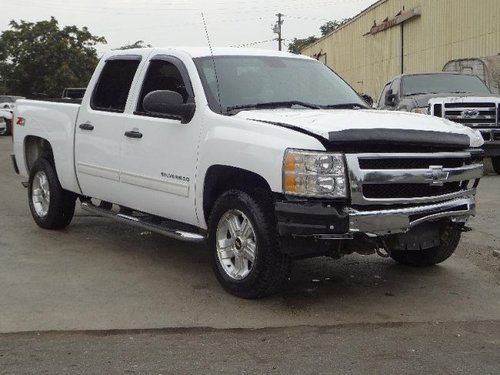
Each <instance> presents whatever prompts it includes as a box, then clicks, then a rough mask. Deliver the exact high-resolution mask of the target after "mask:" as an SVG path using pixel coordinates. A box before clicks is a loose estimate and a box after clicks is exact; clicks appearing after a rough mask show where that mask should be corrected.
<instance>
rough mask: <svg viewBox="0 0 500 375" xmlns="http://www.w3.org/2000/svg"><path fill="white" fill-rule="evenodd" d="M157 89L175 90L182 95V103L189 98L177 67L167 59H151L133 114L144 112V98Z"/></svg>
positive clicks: (143, 113)
mask: <svg viewBox="0 0 500 375" xmlns="http://www.w3.org/2000/svg"><path fill="white" fill-rule="evenodd" d="M157 90H169V91H174V92H177V93H179V94H180V95H181V96H182V98H183V101H184V103H186V102H187V100H188V98H189V93H188V90H187V89H186V83H185V82H184V79H183V78H182V74H181V72H180V71H179V69H178V68H177V67H176V66H175V65H174V64H172V63H171V62H169V61H164V60H152V61H151V62H150V63H149V68H148V71H147V73H146V77H145V79H144V84H143V86H142V90H141V95H140V96H139V101H138V103H137V110H136V112H135V114H137V115H145V114H146V111H145V110H144V107H143V101H144V98H145V97H146V95H147V94H149V93H150V92H153V91H157Z"/></svg>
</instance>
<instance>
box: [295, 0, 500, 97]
mask: <svg viewBox="0 0 500 375" xmlns="http://www.w3.org/2000/svg"><path fill="white" fill-rule="evenodd" d="M401 11H403V12H406V13H409V12H413V13H414V15H413V17H412V18H410V19H408V20H406V21H405V22H402V23H399V24H396V25H392V24H391V25H390V26H388V27H387V28H385V29H384V30H383V31H378V32H376V33H373V34H371V33H370V31H371V30H373V29H372V27H374V25H375V24H376V25H377V26H378V27H380V25H381V24H384V21H386V23H387V22H389V23H390V22H391V20H392V21H394V20H397V15H398V13H400V12H401ZM394 23H396V22H394ZM401 51H403V53H402V52H401ZM302 53H303V54H305V55H308V56H314V57H316V58H318V59H319V60H320V61H322V62H324V63H326V64H327V65H328V66H330V67H331V68H333V69H334V70H335V71H336V72H337V73H339V74H340V75H341V76H342V77H343V78H344V79H345V80H347V81H348V82H349V83H350V84H351V85H352V86H353V87H354V88H355V89H356V90H357V91H359V92H364V93H367V94H370V95H371V96H373V97H374V98H375V99H377V98H378V96H379V95H380V92H381V90H382V88H383V86H384V84H385V83H386V82H387V81H388V80H390V79H391V78H392V77H394V76H396V75H398V74H400V73H402V70H403V71H404V73H415V72H435V71H441V70H442V69H443V66H444V65H445V64H446V63H447V62H448V61H449V60H452V59H458V58H468V57H479V56H491V55H496V54H498V53H500V0H380V1H378V2H377V3H375V4H373V5H372V6H370V7H369V8H367V9H366V10H364V11H363V12H362V13H360V14H359V15H357V16H355V17H354V18H353V19H352V20H351V21H350V22H348V23H347V24H345V25H344V26H342V27H341V28H339V29H338V30H336V31H334V32H332V33H330V34H328V35H326V36H325V37H323V38H321V39H320V40H318V41H317V42H316V43H314V44H312V45H310V46H308V47H306V48H305V49H304V50H303V51H302ZM402 56H403V59H402V58H401V57H402Z"/></svg>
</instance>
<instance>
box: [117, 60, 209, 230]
mask: <svg viewBox="0 0 500 375" xmlns="http://www.w3.org/2000/svg"><path fill="white" fill-rule="evenodd" d="M191 69H192V74H196V73H195V67H194V64H193V63H192V61H191ZM143 71H144V72H143V76H144V77H143V80H142V82H143V83H142V87H140V88H138V92H137V95H136V98H135V103H134V104H135V107H134V111H133V113H131V114H130V115H129V116H127V117H126V118H125V119H124V132H123V134H122V146H121V164H122V173H121V177H120V179H121V185H122V186H121V189H122V191H123V192H124V194H126V195H127V196H128V197H130V201H131V204H130V207H131V208H134V209H136V210H139V211H143V212H147V213H151V214H155V215H158V216H162V217H166V218H169V219H173V220H177V221H180V222H183V223H187V224H193V225H196V224H197V219H196V213H195V202H194V197H195V191H194V190H195V171H196V162H197V148H198V143H199V134H200V127H201V126H202V122H201V119H200V118H201V116H196V113H195V116H194V118H193V119H192V120H191V121H190V122H189V123H186V124H182V123H181V120H180V119H179V118H178V117H176V116H174V115H168V114H151V113H147V112H146V111H145V110H144V108H143V99H144V97H145V96H146V95H147V94H148V93H150V92H153V91H156V90H170V91H176V92H178V93H179V94H181V95H182V97H183V100H184V102H185V103H186V102H188V101H189V102H194V94H193V89H192V86H191V81H190V78H189V73H188V69H187V68H186V66H185V64H184V63H183V62H182V61H181V59H180V58H178V57H175V56H172V55H156V56H153V57H152V58H151V59H150V61H149V63H148V65H147V67H145V69H143Z"/></svg>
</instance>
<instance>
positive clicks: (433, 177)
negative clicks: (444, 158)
mask: <svg viewBox="0 0 500 375" xmlns="http://www.w3.org/2000/svg"><path fill="white" fill-rule="evenodd" d="M449 175H450V172H446V171H444V170H443V167H442V166H440V165H438V166H435V165H431V166H430V167H429V171H428V172H427V178H426V179H425V180H426V181H428V182H429V185H431V186H443V185H444V183H445V182H446V181H448V177H449Z"/></svg>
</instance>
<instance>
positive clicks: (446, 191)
mask: <svg viewBox="0 0 500 375" xmlns="http://www.w3.org/2000/svg"><path fill="white" fill-rule="evenodd" d="M346 160H347V166H348V170H349V182H350V190H351V200H352V204H353V205H397V204H402V205H403V204H424V203H429V202H440V201H445V200H448V199H453V198H458V197H462V196H468V195H471V194H474V193H475V186H476V180H478V179H479V178H480V177H481V176H482V175H483V164H482V163H481V162H477V161H474V160H473V158H472V155H471V153H470V152H445V153H398V154H394V153H370V154H346Z"/></svg>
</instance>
